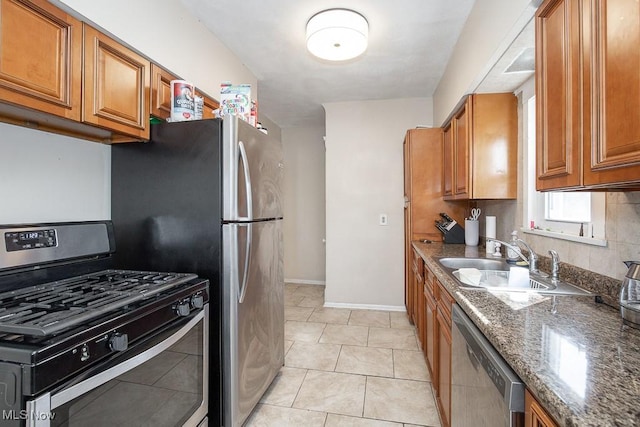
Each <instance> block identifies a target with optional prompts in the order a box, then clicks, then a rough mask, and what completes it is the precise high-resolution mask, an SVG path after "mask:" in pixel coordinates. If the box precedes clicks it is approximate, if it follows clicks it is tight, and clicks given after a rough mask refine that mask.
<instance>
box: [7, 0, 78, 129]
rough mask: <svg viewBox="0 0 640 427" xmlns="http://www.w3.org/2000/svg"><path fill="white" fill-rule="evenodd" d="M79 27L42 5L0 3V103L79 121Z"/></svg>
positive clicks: (11, 0) (36, 1)
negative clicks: (0, 101)
mask: <svg viewBox="0 0 640 427" xmlns="http://www.w3.org/2000/svg"><path fill="white" fill-rule="evenodd" d="M81 79H82V25H81V22H80V21H78V20H77V19H75V18H73V17H71V16H69V15H67V14H66V13H65V12H63V11H61V10H59V9H57V8H55V7H54V6H52V5H51V4H50V3H48V2H46V1H44V0H33V1H16V0H1V1H0V99H1V100H2V101H6V102H9V103H12V104H17V105H21V106H25V107H29V108H32V109H35V110H39V111H44V112H47V113H51V114H55V115H56V116H60V117H65V118H68V119H72V120H77V121H80V117H81V110H80V105H81V102H82V95H81Z"/></svg>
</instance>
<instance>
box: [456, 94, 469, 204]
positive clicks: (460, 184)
mask: <svg viewBox="0 0 640 427" xmlns="http://www.w3.org/2000/svg"><path fill="white" fill-rule="evenodd" d="M469 105H470V104H469V103H467V104H465V105H464V106H463V107H462V109H460V111H459V112H458V114H456V116H455V118H454V119H453V124H452V126H453V127H454V131H453V149H454V164H455V167H454V179H453V185H454V189H453V194H454V196H455V198H456V199H468V198H469V187H468V184H469V183H468V179H469V154H470V153H469V142H470V135H469V132H470V130H471V129H470V126H469V117H470V114H471V111H469V109H470V108H469Z"/></svg>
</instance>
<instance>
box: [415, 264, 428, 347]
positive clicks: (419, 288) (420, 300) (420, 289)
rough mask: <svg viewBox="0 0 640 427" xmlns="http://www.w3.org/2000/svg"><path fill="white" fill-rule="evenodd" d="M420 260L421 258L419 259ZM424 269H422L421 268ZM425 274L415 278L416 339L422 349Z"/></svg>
mask: <svg viewBox="0 0 640 427" xmlns="http://www.w3.org/2000/svg"><path fill="white" fill-rule="evenodd" d="M420 261H421V262H422V260H420ZM423 271H424V270H423ZM425 280H426V276H425V275H424V274H423V275H421V276H418V279H417V280H416V300H417V314H418V320H417V322H416V329H417V332H418V341H419V345H420V348H421V349H422V350H423V351H424V348H425V331H426V329H425V311H424V310H425V308H424V306H425V299H424V282H425Z"/></svg>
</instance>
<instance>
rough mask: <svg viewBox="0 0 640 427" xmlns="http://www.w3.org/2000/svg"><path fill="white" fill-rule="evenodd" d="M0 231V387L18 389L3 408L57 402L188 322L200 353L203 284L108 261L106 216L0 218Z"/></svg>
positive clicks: (205, 290) (192, 278)
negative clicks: (9, 221) (0, 222)
mask: <svg viewBox="0 0 640 427" xmlns="http://www.w3.org/2000/svg"><path fill="white" fill-rule="evenodd" d="M0 233H1V235H2V236H3V237H4V241H5V244H4V245H0V387H4V388H5V389H7V390H12V392H11V394H12V395H14V396H18V398H17V399H16V401H15V402H14V404H13V405H7V404H6V403H5V404H3V403H2V402H0V409H1V410H2V411H7V410H8V411H22V410H25V409H28V408H29V406H30V404H31V406H33V402H38V405H39V406H38V407H41V406H42V401H43V397H44V400H47V401H48V400H49V399H50V400H51V402H54V401H55V396H56V394H60V392H61V391H63V390H70V389H73V386H74V385H76V384H79V383H81V382H83V381H89V380H90V379H91V378H94V377H95V378H97V377H101V376H102V375H103V374H102V373H103V372H106V371H108V370H109V369H111V368H113V367H114V366H117V365H122V364H125V365H127V366H129V362H128V359H135V358H136V357H138V358H139V357H140V356H139V354H140V353H141V352H144V351H147V350H149V349H150V348H151V347H153V346H155V345H157V344H158V343H159V342H161V341H162V340H164V339H166V338H167V337H168V336H170V335H172V334H175V333H176V331H178V330H181V329H183V328H185V330H186V329H188V328H191V329H193V327H192V326H191V327H188V325H195V324H196V323H198V324H199V326H198V328H197V330H198V331H199V332H198V337H199V338H198V340H200V344H199V348H200V349H201V350H199V351H200V352H202V347H203V343H204V342H205V341H206V339H207V338H206V337H205V333H204V332H206V331H204V332H203V331H202V329H203V327H202V323H203V322H204V320H202V319H203V316H204V315H206V313H208V302H209V289H208V288H209V282H208V281H207V280H204V279H200V278H198V277H197V276H196V275H195V274H190V273H174V272H149V271H136V270H120V269H114V268H105V267H112V265H111V264H112V262H111V260H110V257H111V254H112V253H113V251H114V242H113V230H112V226H111V224H110V223H109V222H87V223H66V224H45V225H28V226H26V225H19V226H0ZM203 313H204V314H203ZM198 319H201V320H198ZM193 330H194V331H195V330H196V329H193ZM165 347H166V346H165ZM164 350H166V349H165V348H163V351H164ZM198 357H199V358H201V359H206V357H203V355H202V354H201V355H200V356H198ZM127 369H130V368H127ZM200 369H202V368H200ZM199 375H202V373H200V374H199ZM97 384H98V383H97V382H95V384H93V385H92V387H93V386H96V385H97ZM84 388H86V386H85V387H84ZM74 393H75V392H74ZM198 393H199V395H201V398H202V396H203V395H206V392H204V391H200V392H198ZM67 394H69V393H67ZM65 399H67V398H65ZM202 399H203V401H204V400H205V399H204V398H202ZM58 400H60V399H58ZM67 400H68V399H67ZM30 402H31V403H30ZM50 405H51V404H47V405H45V407H48V406H50ZM203 405H204V407H205V413H206V404H205V403H203ZM52 408H53V406H52ZM2 413H4V412H2ZM8 413H11V412H8ZM16 413H18V412H16ZM202 416H203V415H202ZM0 424H2V423H1V422H0ZM16 425H23V424H16Z"/></svg>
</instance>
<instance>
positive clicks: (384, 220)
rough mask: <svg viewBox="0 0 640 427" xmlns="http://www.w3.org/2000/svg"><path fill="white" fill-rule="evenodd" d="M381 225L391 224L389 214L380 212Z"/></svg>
mask: <svg viewBox="0 0 640 427" xmlns="http://www.w3.org/2000/svg"><path fill="white" fill-rule="evenodd" d="M380 225H389V218H388V217H387V214H380Z"/></svg>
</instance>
